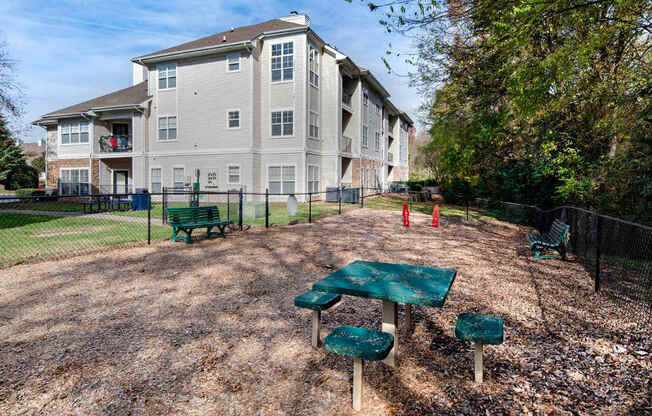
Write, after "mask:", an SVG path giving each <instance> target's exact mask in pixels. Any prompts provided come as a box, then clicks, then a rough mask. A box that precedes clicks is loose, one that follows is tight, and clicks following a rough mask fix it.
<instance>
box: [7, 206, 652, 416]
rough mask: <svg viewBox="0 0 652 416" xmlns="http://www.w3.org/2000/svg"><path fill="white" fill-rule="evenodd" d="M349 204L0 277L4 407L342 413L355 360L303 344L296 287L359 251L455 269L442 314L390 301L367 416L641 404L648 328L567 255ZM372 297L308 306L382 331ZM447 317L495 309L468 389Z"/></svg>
mask: <svg viewBox="0 0 652 416" xmlns="http://www.w3.org/2000/svg"><path fill="white" fill-rule="evenodd" d="M411 222H412V227H410V228H409V229H407V228H403V227H402V226H401V213H400V212H389V211H374V210H369V209H360V210H356V211H353V212H349V213H347V214H345V215H341V216H333V217H328V218H324V219H321V220H319V221H318V222H317V223H314V224H299V225H292V226H282V227H274V228H272V229H270V230H265V229H264V228H263V229H260V228H258V229H256V228H254V229H251V230H249V231H246V232H242V233H232V234H229V235H228V238H227V239H226V240H222V239H212V240H198V241H196V242H195V243H194V244H193V245H190V246H187V245H185V244H183V243H177V244H173V243H169V242H165V243H158V244H155V245H152V246H149V247H133V248H128V249H121V250H110V251H107V252H106V253H96V254H92V255H87V256H81V257H75V258H71V259H68V260H63V261H56V262H46V263H39V264H31V265H24V266H17V267H13V268H11V269H5V270H2V271H0V274H1V276H0V414H2V415H14V414H16V415H18V414H20V415H41V414H47V415H68V414H70V415H72V414H80V415H171V414H178V415H215V414H218V415H276V414H288V415H295V414H296V415H315V414H317V415H346V414H352V413H353V411H352V409H351V380H352V367H353V365H352V361H351V360H350V359H349V358H347V357H343V356H337V355H335V354H329V353H326V352H325V351H324V350H323V349H313V348H312V347H311V346H310V330H311V326H310V317H311V315H310V311H307V310H302V309H297V308H295V307H294V306H293V302H292V301H293V298H294V297H295V296H296V295H298V294H300V293H302V292H303V291H305V290H307V289H309V288H310V287H311V285H312V284H313V283H314V282H316V281H317V280H319V279H321V278H323V277H324V276H326V275H327V274H329V273H330V272H332V270H334V269H336V268H339V267H343V266H345V265H346V264H348V263H349V262H351V261H353V260H356V259H363V260H373V261H386V262H392V263H406V264H416V265H428V266H434V267H453V268H457V270H458V277H457V279H456V281H455V283H454V285H453V288H452V290H451V293H450V297H449V298H448V300H447V302H446V304H445V305H444V307H443V308H442V309H437V308H424V307H416V308H414V309H415V318H414V319H415V327H414V330H413V331H412V333H410V332H409V331H407V329H406V328H405V327H404V325H401V324H402V322H403V321H402V318H403V312H404V310H403V307H401V308H400V312H399V345H400V346H399V349H398V356H399V367H398V368H397V369H392V368H389V367H386V366H385V365H384V364H382V363H378V362H373V363H368V365H366V366H365V374H364V379H365V383H366V384H365V391H364V398H363V400H364V402H363V409H362V411H360V412H358V413H359V414H371V415H391V414H406V415H431V414H442V415H549V414H553V415H625V414H650V413H651V412H652V403H651V399H650V380H651V379H652V364H651V360H650V353H651V348H650V347H651V346H650V339H651V338H652V337H650V332H651V331H650V328H649V327H646V328H641V327H640V326H637V325H636V323H635V322H633V321H630V320H629V318H628V317H627V315H626V314H623V313H622V312H623V311H622V308H620V307H618V306H617V305H615V304H613V303H612V301H611V300H610V299H608V298H607V297H603V296H600V295H595V294H594V293H593V290H592V282H591V279H590V277H589V275H588V274H587V272H586V270H585V269H584V268H583V267H582V266H581V265H580V264H579V263H577V262H574V261H572V259H571V261H569V262H561V261H557V260H545V261H533V260H532V259H531V258H530V257H529V253H528V250H527V245H526V240H525V231H526V230H524V229H520V228H518V227H517V226H514V225H511V224H506V223H500V222H480V221H477V220H473V219H472V220H470V221H465V220H461V219H453V218H442V220H441V226H440V227H439V228H437V229H433V228H432V227H429V226H428V224H429V222H430V218H429V217H428V216H421V215H418V214H416V215H414V214H413V216H412V221H411ZM380 309H381V302H380V301H374V300H368V299H360V298H354V297H347V296H345V297H344V299H343V301H342V302H341V303H340V304H339V305H338V306H336V307H334V308H332V309H331V310H329V311H327V312H325V313H323V314H322V319H323V327H324V330H323V331H322V337H323V336H325V335H326V334H327V333H328V331H329V330H331V329H332V328H334V327H336V326H338V325H355V326H362V327H367V328H377V329H379V328H380V318H381V310H380ZM461 312H477V313H486V314H493V315H497V316H499V317H501V318H502V319H503V321H504V324H505V342H504V343H503V344H502V345H499V346H488V347H486V348H485V382H484V383H483V384H481V385H477V384H475V383H474V382H473V355H472V350H471V347H470V345H468V344H467V343H464V342H460V341H458V340H457V339H456V338H455V335H454V326H455V320H456V317H457V315H458V314H459V313H461Z"/></svg>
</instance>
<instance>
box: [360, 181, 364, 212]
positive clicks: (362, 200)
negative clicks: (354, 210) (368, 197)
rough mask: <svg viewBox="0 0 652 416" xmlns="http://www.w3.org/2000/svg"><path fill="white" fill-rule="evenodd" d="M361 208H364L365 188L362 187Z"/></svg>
mask: <svg viewBox="0 0 652 416" xmlns="http://www.w3.org/2000/svg"><path fill="white" fill-rule="evenodd" d="M360 208H364V188H363V187H362V186H361V187H360Z"/></svg>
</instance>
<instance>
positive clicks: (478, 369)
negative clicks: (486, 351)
mask: <svg viewBox="0 0 652 416" xmlns="http://www.w3.org/2000/svg"><path fill="white" fill-rule="evenodd" d="M473 349H474V355H475V382H476V383H482V344H478V343H474V344H473Z"/></svg>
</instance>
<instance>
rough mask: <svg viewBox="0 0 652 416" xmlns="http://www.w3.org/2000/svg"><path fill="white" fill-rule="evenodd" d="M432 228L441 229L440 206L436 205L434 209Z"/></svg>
mask: <svg viewBox="0 0 652 416" xmlns="http://www.w3.org/2000/svg"><path fill="white" fill-rule="evenodd" d="M432 226H433V227H434V228H437V227H439V204H435V207H434V208H433V209H432Z"/></svg>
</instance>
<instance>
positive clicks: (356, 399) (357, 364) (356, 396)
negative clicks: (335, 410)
mask: <svg viewBox="0 0 652 416" xmlns="http://www.w3.org/2000/svg"><path fill="white" fill-rule="evenodd" d="M363 370H364V361H363V360H362V358H359V357H354V358H353V409H354V410H360V409H361V408H362V373H363Z"/></svg>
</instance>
